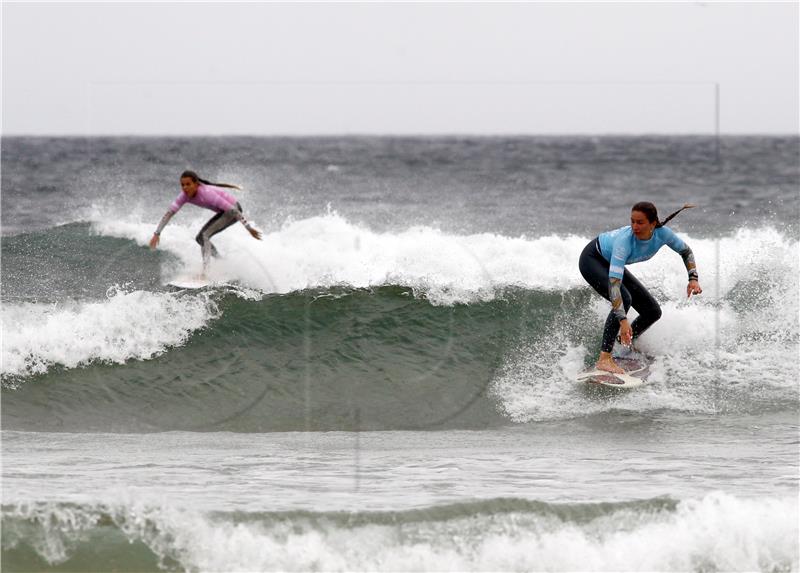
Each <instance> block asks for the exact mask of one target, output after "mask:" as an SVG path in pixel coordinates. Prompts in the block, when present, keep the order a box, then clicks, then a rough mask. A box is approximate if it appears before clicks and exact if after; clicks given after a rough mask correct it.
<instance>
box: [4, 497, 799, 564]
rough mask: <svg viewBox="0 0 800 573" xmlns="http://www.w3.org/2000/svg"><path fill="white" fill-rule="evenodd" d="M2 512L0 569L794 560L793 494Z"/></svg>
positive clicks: (62, 507) (64, 507) (54, 507)
mask: <svg viewBox="0 0 800 573" xmlns="http://www.w3.org/2000/svg"><path fill="white" fill-rule="evenodd" d="M3 514H4V517H3V530H4V537H3V562H4V564H5V566H7V567H9V569H12V568H14V565H15V563H18V562H19V561H20V560H22V559H27V560H28V562H34V563H37V564H38V565H39V567H40V568H41V570H43V571H47V570H52V569H53V568H55V567H57V566H61V567H65V566H70V567H76V568H80V567H81V566H82V565H83V566H84V567H85V564H83V563H82V562H81V559H84V558H85V555H86V553H85V546H86V544H88V543H92V542H93V543H100V544H101V546H100V547H97V548H96V551H95V555H101V556H104V558H105V559H112V558H115V559H117V562H119V559H120V558H123V559H128V560H131V561H134V560H135V561H136V563H137V564H138V565H139V566H140V568H141V567H144V568H141V569H140V570H158V569H157V568H158V567H170V568H177V569H182V570H187V571H196V570H199V571H222V570H247V571H274V570H285V571H307V570H319V571H349V570H375V571H398V570H406V571H422V570H437V571H438V570H442V571H497V570H503V571H530V570H548V571H572V570H592V571H634V570H635V571H641V570H652V571H688V570H694V571H697V570H701V571H720V570H722V571H796V570H797V569H798V562H799V561H800V560H799V559H798V554H799V553H800V551H799V547H798V506H797V500H796V499H778V498H771V499H743V498H738V497H734V496H731V495H728V494H725V493H721V492H716V493H712V494H709V495H707V496H705V497H703V498H701V499H687V500H681V501H676V500H671V499H669V498H655V499H649V500H641V501H635V502H621V503H611V502H609V503H584V504H550V503H545V502H537V501H530V500H522V499H490V500H482V501H476V502H466V503H459V504H451V505H446V506H435V507H430V508H421V509H415V510H407V511H398V512H356V513H349V512H333V513H316V512H310V511H295V512H277V513H271V512H253V513H241V512H215V513H205V514H202V513H198V512H192V511H188V510H179V509H173V508H148V507H145V506H136V505H129V506H108V505H102V504H98V505H94V506H92V505H77V504H32V505H25V504H23V505H11V506H4V507H3ZM743 539H744V540H747V541H746V542H745V543H743V542H742V540H743ZM122 541H126V542H127V543H121V542H122ZM115 552H126V553H124V555H122V554H119V553H116V554H115ZM37 560H38V561H37ZM98 565H102V564H101V563H95V567H97V566H98Z"/></svg>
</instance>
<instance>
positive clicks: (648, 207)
mask: <svg viewBox="0 0 800 573" xmlns="http://www.w3.org/2000/svg"><path fill="white" fill-rule="evenodd" d="M692 208H694V205H692V204H691V203H685V204H684V205H683V207H681V208H680V209H678V210H677V211H675V212H674V213H672V214H671V215H669V216H668V217H667V218H666V219H664V220H663V221H659V220H658V211H657V210H656V206H655V205H653V204H652V203H650V202H649V201H640V202H639V203H636V205H634V206H633V207H631V211H639V212H640V213H644V215H645V217H647V220H648V221H650V222H651V223H656V228H658V227H663V226H664V225H666V224H667V223H669V221H670V220H672V218H673V217H675V215H677V214H678V213H680V212H681V211H683V210H684V209H692Z"/></svg>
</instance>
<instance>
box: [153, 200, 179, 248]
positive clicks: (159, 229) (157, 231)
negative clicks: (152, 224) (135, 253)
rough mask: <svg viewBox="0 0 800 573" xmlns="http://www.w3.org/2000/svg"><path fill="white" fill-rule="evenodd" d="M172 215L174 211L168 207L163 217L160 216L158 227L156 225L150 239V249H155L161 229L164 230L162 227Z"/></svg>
mask: <svg viewBox="0 0 800 573" xmlns="http://www.w3.org/2000/svg"><path fill="white" fill-rule="evenodd" d="M173 215H175V213H174V212H173V211H172V210H171V209H170V210H168V211H167V212H166V213H164V216H163V217H161V221H160V222H159V223H158V227H156V230H155V231H154V232H153V238H152V239H150V248H151V249H155V248H156V247H157V246H158V241H159V238H160V237H161V231H163V230H164V227H166V226H167V223H169V220H170V219H172V216H173Z"/></svg>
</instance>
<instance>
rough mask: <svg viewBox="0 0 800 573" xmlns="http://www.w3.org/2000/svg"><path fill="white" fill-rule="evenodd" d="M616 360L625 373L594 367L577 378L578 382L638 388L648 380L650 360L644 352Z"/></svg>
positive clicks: (616, 358)
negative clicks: (615, 372)
mask: <svg viewBox="0 0 800 573" xmlns="http://www.w3.org/2000/svg"><path fill="white" fill-rule="evenodd" d="M614 361H615V362H616V363H617V365H618V366H621V367H622V368H623V369H624V370H625V374H614V373H612V372H606V371H605V370H597V369H596V368H594V367H592V368H590V369H588V370H584V371H583V372H581V373H580V374H578V376H577V377H576V378H575V379H576V380H577V381H578V382H586V383H588V384H599V385H601V386H610V387H613V388H637V387H639V386H641V385H642V384H644V383H645V382H646V381H647V375H648V374H649V372H650V360H649V359H648V358H647V357H646V356H645V355H643V354H636V355H635V356H634V355H632V356H628V357H624V358H622V357H615V358H614Z"/></svg>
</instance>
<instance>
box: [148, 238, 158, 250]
mask: <svg viewBox="0 0 800 573" xmlns="http://www.w3.org/2000/svg"><path fill="white" fill-rule="evenodd" d="M158 241H159V237H158V235H153V238H152V239H150V248H151V249H155V248H156V247H157V246H158Z"/></svg>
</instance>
